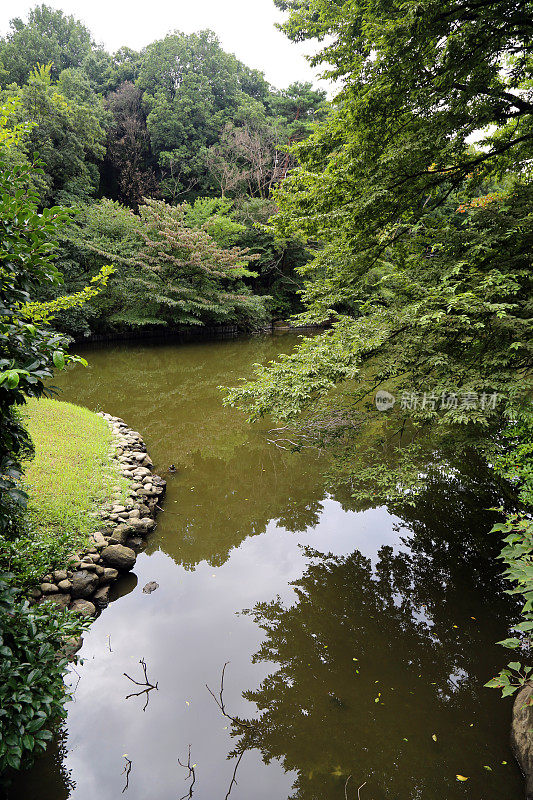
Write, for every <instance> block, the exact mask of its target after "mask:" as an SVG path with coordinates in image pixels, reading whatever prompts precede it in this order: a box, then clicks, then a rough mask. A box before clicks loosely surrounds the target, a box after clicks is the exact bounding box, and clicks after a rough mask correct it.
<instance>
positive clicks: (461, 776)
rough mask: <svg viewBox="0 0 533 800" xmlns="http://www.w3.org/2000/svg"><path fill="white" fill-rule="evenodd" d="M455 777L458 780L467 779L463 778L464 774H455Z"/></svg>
mask: <svg viewBox="0 0 533 800" xmlns="http://www.w3.org/2000/svg"><path fill="white" fill-rule="evenodd" d="M455 777H456V778H457V780H458V781H467V780H468V778H465V776H464V775H456V776H455Z"/></svg>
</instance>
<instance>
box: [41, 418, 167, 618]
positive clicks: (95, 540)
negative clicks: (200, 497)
mask: <svg viewBox="0 0 533 800" xmlns="http://www.w3.org/2000/svg"><path fill="white" fill-rule="evenodd" d="M98 415H99V416H101V417H103V419H105V420H106V422H107V423H108V424H109V426H110V428H111V431H112V433H113V437H114V443H113V445H112V459H113V461H114V462H115V464H116V466H118V468H119V471H120V473H121V474H122V476H123V477H124V478H126V479H127V480H128V481H129V482H130V483H129V487H128V490H127V499H126V500H125V501H124V503H123V504H122V501H123V498H124V490H123V489H121V487H120V486H118V485H116V486H114V487H113V491H114V495H113V498H114V502H112V503H110V504H108V505H106V506H104V508H103V509H102V510H101V511H99V512H96V513H95V516H99V517H100V518H101V520H102V525H101V529H100V530H99V531H97V532H96V533H94V534H92V535H91V537H90V542H91V543H90V544H89V546H87V547H85V548H84V550H83V551H81V552H77V553H73V554H72V557H71V558H69V562H68V567H67V569H65V570H54V571H53V572H50V573H49V574H47V575H45V576H44V577H43V579H42V582H41V585H40V587H39V588H35V589H32V590H31V591H30V597H31V598H32V600H33V601H34V602H37V603H42V602H44V601H45V600H48V601H52V602H53V603H56V604H57V605H58V606H59V607H60V608H62V609H65V608H68V609H70V610H71V611H75V612H77V613H80V614H83V615H84V616H88V617H92V616H95V615H96V614H98V613H99V612H100V610H101V609H102V608H105V607H106V606H107V605H108V603H109V590H110V585H111V584H112V583H113V582H114V581H116V580H117V578H118V577H119V575H120V573H124V572H129V570H131V569H132V568H133V566H134V564H135V562H136V560H137V555H136V553H137V552H138V551H139V549H140V548H141V547H142V545H143V537H145V536H146V535H147V534H148V533H150V532H151V531H152V530H153V529H154V528H155V517H156V514H157V511H158V503H159V500H160V499H161V498H162V497H163V495H164V494H165V490H166V481H164V480H163V479H162V478H160V477H159V476H158V475H154V474H153V473H152V469H151V468H152V466H153V462H152V459H151V458H150V456H149V455H148V453H147V452H146V446H145V444H144V442H143V440H142V437H141V435H140V433H138V432H137V431H134V430H132V429H131V428H129V427H128V426H127V425H126V423H125V422H124V420H122V419H120V418H119V417H112V416H111V415H110V414H105V413H103V412H99V414H98Z"/></svg>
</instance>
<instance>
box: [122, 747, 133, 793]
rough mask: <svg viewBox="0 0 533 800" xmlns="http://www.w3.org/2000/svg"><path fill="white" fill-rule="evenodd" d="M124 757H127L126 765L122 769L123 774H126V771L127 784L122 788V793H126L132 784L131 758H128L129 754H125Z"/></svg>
mask: <svg viewBox="0 0 533 800" xmlns="http://www.w3.org/2000/svg"><path fill="white" fill-rule="evenodd" d="M124 758H125V759H126V765H125V767H124V769H123V770H122V774H123V775H124V773H126V785H125V786H124V788H123V790H122V794H124V792H125V791H126V789H127V788H128V786H129V785H130V772H131V760H130V759H129V758H128V756H124Z"/></svg>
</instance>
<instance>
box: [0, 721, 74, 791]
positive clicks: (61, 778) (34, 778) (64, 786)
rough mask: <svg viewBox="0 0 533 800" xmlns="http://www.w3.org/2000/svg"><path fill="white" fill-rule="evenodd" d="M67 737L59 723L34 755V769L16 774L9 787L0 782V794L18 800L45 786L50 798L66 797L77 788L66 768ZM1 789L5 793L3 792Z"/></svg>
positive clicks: (65, 731)
mask: <svg viewBox="0 0 533 800" xmlns="http://www.w3.org/2000/svg"><path fill="white" fill-rule="evenodd" d="M67 739H68V734H67V730H66V727H65V726H64V725H61V728H60V729H59V730H58V732H57V733H56V735H55V736H54V739H53V740H52V741H51V742H50V744H49V745H48V747H47V748H46V751H45V752H44V753H42V754H41V755H39V756H38V757H37V759H36V765H37V768H36V769H33V770H28V771H23V772H19V773H17V776H16V780H15V785H14V786H13V789H12V790H10V788H9V785H8V786H6V787H4V786H2V784H1V781H0V796H1V797H3V798H5V799H6V800H18V799H19V798H24V800H26V799H27V798H28V799H29V798H34V797H39V796H40V795H41V794H42V791H43V787H44V788H45V789H46V792H45V794H46V796H47V797H53V798H54V800H67V798H68V797H70V796H71V793H72V792H73V791H74V789H75V788H76V782H75V781H74V780H73V778H72V770H71V769H67V767H66V760H67ZM2 789H4V791H5V794H2Z"/></svg>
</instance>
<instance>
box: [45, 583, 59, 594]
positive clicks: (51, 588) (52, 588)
mask: <svg viewBox="0 0 533 800" xmlns="http://www.w3.org/2000/svg"><path fill="white" fill-rule="evenodd" d="M58 591H59V589H58V588H57V586H56V585H55V583H48V582H45V583H41V592H42V593H43V594H55V592H58Z"/></svg>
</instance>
